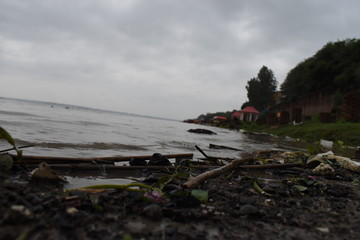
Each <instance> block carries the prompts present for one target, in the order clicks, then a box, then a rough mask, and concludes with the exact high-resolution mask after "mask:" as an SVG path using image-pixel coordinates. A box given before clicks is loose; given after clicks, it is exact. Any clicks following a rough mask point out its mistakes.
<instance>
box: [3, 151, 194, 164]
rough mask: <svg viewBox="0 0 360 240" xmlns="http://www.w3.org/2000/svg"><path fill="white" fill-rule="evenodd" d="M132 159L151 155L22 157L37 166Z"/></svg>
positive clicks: (183, 155) (182, 155)
mask: <svg viewBox="0 0 360 240" xmlns="http://www.w3.org/2000/svg"><path fill="white" fill-rule="evenodd" d="M10 156H11V157H13V158H14V159H16V158H17V155H14V154H10ZM164 156H165V157H167V158H184V159H192V158H193V156H194V154H193V153H179V154H164ZM132 158H138V159H143V160H149V159H152V155H145V156H115V157H90V158H72V157H52V156H31V155H24V156H22V160H23V162H24V163H25V164H26V163H29V164H37V163H41V162H46V163H49V164H61V163H64V164H69V163H91V162H93V161H96V162H100V163H108V164H113V163H114V162H127V161H130V159H132Z"/></svg>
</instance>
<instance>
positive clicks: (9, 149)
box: [0, 145, 34, 153]
mask: <svg viewBox="0 0 360 240" xmlns="http://www.w3.org/2000/svg"><path fill="white" fill-rule="evenodd" d="M33 146H34V145H27V146H21V147H17V148H19V149H20V148H29V147H33ZM11 150H15V148H14V147H12V148H8V149H4V150H0V153H3V152H8V151H11Z"/></svg>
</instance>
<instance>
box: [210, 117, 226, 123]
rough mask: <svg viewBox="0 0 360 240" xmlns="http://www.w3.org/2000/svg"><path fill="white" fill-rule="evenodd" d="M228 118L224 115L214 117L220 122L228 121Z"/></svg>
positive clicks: (215, 120)
mask: <svg viewBox="0 0 360 240" xmlns="http://www.w3.org/2000/svg"><path fill="white" fill-rule="evenodd" d="M226 120H227V118H226V117H222V116H215V117H214V118H213V121H214V123H220V122H224V121H226Z"/></svg>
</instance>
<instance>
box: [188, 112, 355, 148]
mask: <svg viewBox="0 0 360 240" xmlns="http://www.w3.org/2000/svg"><path fill="white" fill-rule="evenodd" d="M185 122H189V121H185ZM199 124H200V125H210V126H214V127H219V128H226V129H230V130H237V131H243V132H244V133H250V134H258V135H270V136H276V137H279V138H288V139H289V138H291V139H293V140H294V141H298V142H303V143H305V144H308V145H312V146H313V147H312V148H316V147H317V145H319V144H320V141H321V140H326V141H332V142H333V143H334V145H335V146H337V147H350V148H356V147H359V146H360V134H357V133H360V124H359V123H354V122H345V121H337V122H332V123H321V122H320V121H319V119H318V117H317V116H313V118H312V119H311V120H307V121H304V122H302V123H300V124H296V125H294V124H288V125H275V126H271V125H259V124H257V123H255V122H243V121H234V120H228V121H223V122H218V123H211V122H210V123H199Z"/></svg>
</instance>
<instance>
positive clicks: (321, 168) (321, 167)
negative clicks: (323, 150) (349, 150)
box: [312, 163, 335, 175]
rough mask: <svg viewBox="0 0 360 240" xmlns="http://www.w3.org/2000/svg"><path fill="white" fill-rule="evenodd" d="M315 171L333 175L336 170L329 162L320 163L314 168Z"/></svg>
mask: <svg viewBox="0 0 360 240" xmlns="http://www.w3.org/2000/svg"><path fill="white" fill-rule="evenodd" d="M312 172H313V173H317V174H323V175H332V174H334V173H335V170H334V169H333V168H332V167H331V166H330V164H327V163H320V164H319V165H318V166H317V167H316V168H314V169H313V170H312Z"/></svg>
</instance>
